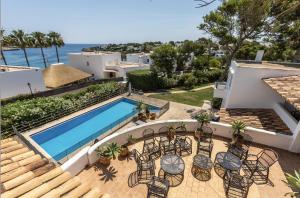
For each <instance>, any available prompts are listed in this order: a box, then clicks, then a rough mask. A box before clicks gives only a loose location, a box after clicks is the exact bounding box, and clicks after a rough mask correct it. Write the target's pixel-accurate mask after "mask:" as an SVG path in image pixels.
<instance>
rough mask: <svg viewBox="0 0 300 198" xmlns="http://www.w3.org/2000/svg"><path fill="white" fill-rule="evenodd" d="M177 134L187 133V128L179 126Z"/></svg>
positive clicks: (176, 130)
mask: <svg viewBox="0 0 300 198" xmlns="http://www.w3.org/2000/svg"><path fill="white" fill-rule="evenodd" d="M175 132H176V134H178V133H186V128H185V126H184V125H181V126H178V127H176V129H175Z"/></svg>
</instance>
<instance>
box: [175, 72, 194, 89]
mask: <svg viewBox="0 0 300 198" xmlns="http://www.w3.org/2000/svg"><path fill="white" fill-rule="evenodd" d="M192 75H193V74H192V73H185V74H182V75H181V76H180V77H179V79H178V82H177V85H178V86H184V82H185V81H186V80H187V79H188V78H189V77H190V76H192Z"/></svg>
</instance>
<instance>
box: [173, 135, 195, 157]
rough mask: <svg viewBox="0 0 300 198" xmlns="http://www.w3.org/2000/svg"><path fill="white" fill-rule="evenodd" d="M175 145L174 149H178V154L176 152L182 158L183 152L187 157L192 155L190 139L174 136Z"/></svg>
mask: <svg viewBox="0 0 300 198" xmlns="http://www.w3.org/2000/svg"><path fill="white" fill-rule="evenodd" d="M175 145H176V148H178V149H179V152H177V151H176V153H178V154H179V155H180V156H182V153H183V152H186V153H187V154H188V155H189V154H192V139H191V138H189V137H187V136H183V135H176V137H175Z"/></svg>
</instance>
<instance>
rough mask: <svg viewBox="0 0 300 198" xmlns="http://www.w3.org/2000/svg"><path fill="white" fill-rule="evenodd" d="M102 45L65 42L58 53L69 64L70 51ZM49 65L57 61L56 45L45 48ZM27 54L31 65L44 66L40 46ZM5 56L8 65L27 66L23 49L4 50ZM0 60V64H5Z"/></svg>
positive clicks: (28, 49) (29, 49)
mask: <svg viewBox="0 0 300 198" xmlns="http://www.w3.org/2000/svg"><path fill="white" fill-rule="evenodd" d="M96 46H101V45H100V44H65V45H64V46H63V47H60V48H58V54H59V58H60V62H61V63H65V64H68V63H69V59H68V53H72V52H81V51H82V49H83V48H88V47H96ZM43 49H44V54H45V57H46V63H47V65H50V64H53V63H57V58H56V51H55V47H51V48H43ZM26 51H27V55H28V59H29V64H30V67H39V68H44V67H45V66H44V61H43V57H42V53H41V50H40V48H27V49H26ZM4 56H5V58H6V62H7V64H8V65H14V66H27V63H26V60H25V56H24V53H23V50H21V49H20V50H13V51H4ZM3 64H4V62H3V60H0V65H3Z"/></svg>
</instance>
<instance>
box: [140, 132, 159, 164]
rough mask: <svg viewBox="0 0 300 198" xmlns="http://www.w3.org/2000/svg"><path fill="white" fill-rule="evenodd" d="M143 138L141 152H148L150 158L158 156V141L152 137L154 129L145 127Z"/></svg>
mask: <svg viewBox="0 0 300 198" xmlns="http://www.w3.org/2000/svg"><path fill="white" fill-rule="evenodd" d="M143 139H144V146H143V153H148V154H149V157H150V158H151V159H157V158H158V157H160V154H161V153H160V148H159V143H158V141H157V140H156V139H155V137H154V130H153V129H145V130H144V131H143Z"/></svg>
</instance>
